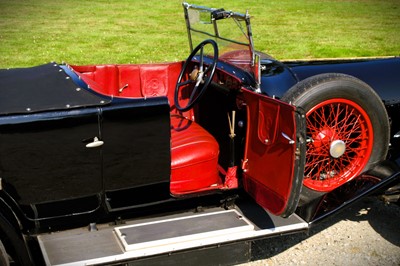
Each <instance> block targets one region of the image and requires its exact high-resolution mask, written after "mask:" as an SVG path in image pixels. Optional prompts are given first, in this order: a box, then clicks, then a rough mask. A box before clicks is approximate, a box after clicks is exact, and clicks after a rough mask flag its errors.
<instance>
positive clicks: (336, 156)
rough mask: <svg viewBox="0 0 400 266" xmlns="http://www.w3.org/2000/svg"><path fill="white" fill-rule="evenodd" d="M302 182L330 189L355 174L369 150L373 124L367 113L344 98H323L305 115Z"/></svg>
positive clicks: (357, 172)
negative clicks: (304, 154) (305, 138)
mask: <svg viewBox="0 0 400 266" xmlns="http://www.w3.org/2000/svg"><path fill="white" fill-rule="evenodd" d="M306 118H307V120H306V125H307V136H308V137H309V139H308V143H307V157H306V165H305V171H304V185H306V186H307V187H309V188H312V189H314V190H318V191H330V190H332V188H335V187H338V186H340V185H342V184H344V183H346V182H347V181H349V180H350V179H352V178H354V177H356V176H357V175H359V174H360V173H361V171H362V170H363V169H364V168H365V166H366V165H367V163H368V160H369V158H370V155H371V152H372V144H373V127H372V123H371V120H370V119H369V116H368V115H367V113H366V112H365V111H364V110H363V109H362V108H361V107H360V106H359V105H358V104H357V103H355V102H353V101H350V100H347V99H330V100H326V101H323V102H321V103H319V104H317V105H316V106H314V107H313V108H312V109H311V110H309V111H308V112H307V114H306Z"/></svg>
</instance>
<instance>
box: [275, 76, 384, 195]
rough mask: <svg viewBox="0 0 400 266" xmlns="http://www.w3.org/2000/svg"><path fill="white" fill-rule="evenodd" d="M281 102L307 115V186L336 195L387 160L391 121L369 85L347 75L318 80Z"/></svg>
mask: <svg viewBox="0 0 400 266" xmlns="http://www.w3.org/2000/svg"><path fill="white" fill-rule="evenodd" d="M282 100H284V101H286V102H289V103H291V104H293V105H295V106H296V107H297V108H301V109H303V110H304V111H305V113H306V127H307V132H306V134H307V152H306V164H305V171H304V180H303V185H304V186H305V187H307V188H309V189H311V190H313V191H317V192H323V193H324V192H329V191H332V190H334V189H335V188H337V187H340V186H342V185H343V184H345V183H347V182H348V181H350V180H351V179H353V178H355V177H357V176H358V175H360V174H361V173H363V172H365V171H367V170H369V169H371V168H372V167H374V166H375V165H376V164H377V163H378V162H380V161H382V160H384V159H385V157H386V155H387V152H388V147H389V118H388V115H387V113H386V109H385V106H384V105H383V102H382V100H381V99H380V97H379V96H378V95H377V93H376V92H375V91H374V90H373V89H372V88H371V87H369V86H368V85H367V84H366V83H364V82H362V81H360V80H359V79H357V78H355V77H352V76H348V75H344V74H337V73H328V74H321V75H316V76H312V77H310V78H307V79H305V80H303V81H301V82H299V83H297V84H296V85H295V86H293V87H292V88H291V89H290V90H289V91H287V92H286V94H285V95H284V96H283V97H282Z"/></svg>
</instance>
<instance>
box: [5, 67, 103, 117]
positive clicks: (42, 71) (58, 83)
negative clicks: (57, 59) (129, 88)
mask: <svg viewBox="0 0 400 266" xmlns="http://www.w3.org/2000/svg"><path fill="white" fill-rule="evenodd" d="M64 68H65V67H61V66H60V65H58V64H56V63H49V64H45V65H40V66H35V67H30V68H15V69H1V70H0V115H9V114H27V113H33V112H42V111H50V110H66V109H71V108H78V107H87V106H96V105H104V104H105V103H107V102H109V101H108V100H107V97H103V96H101V95H99V94H97V93H94V92H93V91H90V90H88V89H87V86H85V84H84V83H83V81H81V80H80V81H79V82H77V79H76V78H77V77H75V76H71V75H68V74H67V73H66V72H65V70H64ZM79 83H80V84H79ZM78 84H79V85H78Z"/></svg>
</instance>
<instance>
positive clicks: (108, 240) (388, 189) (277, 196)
mask: <svg viewBox="0 0 400 266" xmlns="http://www.w3.org/2000/svg"><path fill="white" fill-rule="evenodd" d="M183 9H184V15H185V21H186V25H187V32H188V36H189V45H190V50H191V53H190V55H189V57H188V58H187V59H186V60H184V61H181V62H171V63H160V64H130V65H116V64H104V65H85V66H77V65H68V64H57V63H49V64H45V65H41V66H35V67H30V68H19V69H3V70H0V93H1V95H2V96H1V98H0V209H1V213H0V235H1V242H0V260H1V262H2V263H3V264H9V263H10V262H11V263H12V262H13V263H16V264H19V265H32V264H37V265H42V264H46V265H87V264H90V265H106V264H112V265H125V264H126V263H137V264H146V265H148V264H157V263H160V262H163V263H167V261H169V263H170V264H171V265H172V264H173V263H174V262H177V261H179V262H180V264H182V263H192V264H193V263H201V264H202V265H207V264H212V265H215V264H234V263H239V262H244V261H248V260H249V252H248V251H249V250H250V248H251V241H248V240H252V239H258V238H266V237H269V236H275V235H282V234H286V233H293V232H300V231H304V230H307V229H308V228H309V227H310V226H312V225H313V224H315V223H316V222H318V221H320V220H322V219H323V218H325V217H327V216H328V215H331V214H333V213H335V212H337V211H338V210H341V209H343V208H345V207H346V206H349V205H350V204H351V203H353V202H355V201H356V200H358V199H360V198H362V197H364V196H368V195H372V194H374V195H378V196H380V197H381V198H382V199H383V200H385V201H386V202H397V203H398V201H399V168H398V164H397V163H398V157H399V151H400V149H399V141H398V139H399V136H400V124H399V120H398V114H399V110H400V108H399V107H400V93H399V89H400V58H398V57H391V58H375V59H371V58H368V59H352V60H319V61H304V60H303V61H287V62H280V61H277V60H275V59H274V58H272V57H270V56H268V55H266V54H263V53H260V52H257V51H256V50H255V48H254V45H253V40H252V33H251V25H250V16H249V14H248V13H245V14H241V13H235V12H231V11H225V10H224V9H214V8H206V7H200V6H195V5H190V4H188V3H183ZM224 254H229V256H224ZM129 265H131V264H129ZM132 265H133V264H132Z"/></svg>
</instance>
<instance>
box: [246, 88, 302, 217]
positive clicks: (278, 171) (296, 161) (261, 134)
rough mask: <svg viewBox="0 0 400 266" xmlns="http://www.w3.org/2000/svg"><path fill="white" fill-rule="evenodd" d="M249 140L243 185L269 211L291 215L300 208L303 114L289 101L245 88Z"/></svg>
mask: <svg viewBox="0 0 400 266" xmlns="http://www.w3.org/2000/svg"><path fill="white" fill-rule="evenodd" d="M243 96H244V98H245V101H246V103H247V121H248V125H247V141H246V146H245V154H244V160H243V164H242V169H243V173H244V174H243V184H244V188H245V190H246V191H247V192H248V193H249V194H250V195H251V196H252V197H253V198H254V199H255V201H256V202H257V203H258V204H259V205H261V206H262V207H263V208H265V209H267V210H268V211H269V212H270V213H272V214H274V215H277V216H282V217H288V216H289V215H291V214H292V213H293V212H294V211H295V210H296V207H297V204H298V201H299V196H300V192H301V187H302V181H303V173H304V161H305V122H304V116H302V115H301V114H299V113H298V111H296V108H295V107H294V106H292V105H289V104H287V103H284V102H281V101H278V100H275V99H272V98H269V97H267V96H265V95H262V94H257V93H254V92H251V91H247V90H243Z"/></svg>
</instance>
